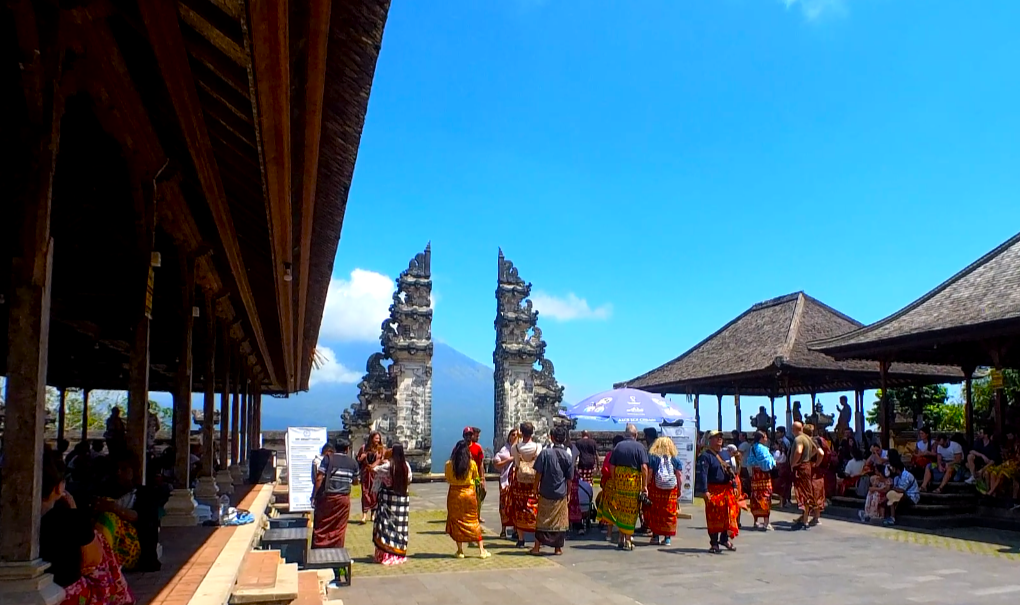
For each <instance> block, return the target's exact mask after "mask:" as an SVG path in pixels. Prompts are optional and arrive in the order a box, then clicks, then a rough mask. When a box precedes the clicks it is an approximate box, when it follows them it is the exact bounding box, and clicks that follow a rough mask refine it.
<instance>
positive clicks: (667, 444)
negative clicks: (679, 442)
mask: <svg viewBox="0 0 1020 605" xmlns="http://www.w3.org/2000/svg"><path fill="white" fill-rule="evenodd" d="M682 466H683V463H682V462H681V460H680V457H679V455H678V454H677V451H676V445H675V444H674V443H673V440H672V439H670V438H669V437H659V438H658V439H656V440H655V442H654V443H652V447H650V448H648V470H649V479H648V500H649V502H648V504H647V505H646V506H645V526H646V527H647V528H648V529H649V530H650V531H651V532H652V539H651V544H652V545H658V544H659V539H660V538H662V540H663V541H662V544H664V545H665V546H669V545H670V544H671V543H672V537H673V536H675V535H676V520H677V515H678V513H679V512H680V508H679V506H678V505H677V496H678V494H679V492H680V484H681V483H682V482H683V472H682Z"/></svg>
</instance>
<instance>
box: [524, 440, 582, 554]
mask: <svg viewBox="0 0 1020 605" xmlns="http://www.w3.org/2000/svg"><path fill="white" fill-rule="evenodd" d="M567 435H568V431H567V428H566V427H565V426H557V427H553V430H552V432H551V434H550V438H551V439H552V442H553V446H552V447H551V448H546V449H544V450H542V452H541V453H540V454H539V455H538V459H536V460H535V482H536V487H537V490H536V491H537V492H538V512H537V515H536V521H535V546H534V547H532V549H531V554H533V555H538V554H541V549H542V546H543V545H544V546H550V547H552V548H553V549H554V554H557V555H562V554H563V546H564V543H565V541H566V535H567V530H568V529H570V518H569V517H570V515H569V512H568V509H569V494H568V483H569V478H571V477H573V476H574V474H575V472H576V471H575V468H574V457H573V454H572V453H571V451H570V450H569V449H567V447H566V445H565V443H566V440H567Z"/></svg>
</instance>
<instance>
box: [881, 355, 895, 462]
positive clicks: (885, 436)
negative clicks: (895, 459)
mask: <svg viewBox="0 0 1020 605" xmlns="http://www.w3.org/2000/svg"><path fill="white" fill-rule="evenodd" d="M878 372H879V375H880V377H881V386H882V403H881V404H880V406H879V407H880V408H881V412H882V414H881V420H882V447H883V448H890V449H891V448H892V442H891V439H892V419H893V413H892V410H890V409H889V389H888V387H887V380H888V377H889V362H888V361H881V362H879V364H878Z"/></svg>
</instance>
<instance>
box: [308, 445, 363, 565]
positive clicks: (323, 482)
mask: <svg viewBox="0 0 1020 605" xmlns="http://www.w3.org/2000/svg"><path fill="white" fill-rule="evenodd" d="M350 451H351V444H350V442H349V441H347V440H345V439H341V440H340V441H339V442H337V444H336V451H335V452H334V453H332V454H329V455H327V456H324V457H323V459H322V462H321V463H319V472H318V473H317V474H316V476H315V492H313V493H314V494H315V518H314V520H313V523H312V548H343V546H344V540H345V539H346V537H347V521H348V519H349V518H350V515H351V486H352V485H357V483H358V475H359V468H358V463H357V461H355V460H354V458H351V457H350Z"/></svg>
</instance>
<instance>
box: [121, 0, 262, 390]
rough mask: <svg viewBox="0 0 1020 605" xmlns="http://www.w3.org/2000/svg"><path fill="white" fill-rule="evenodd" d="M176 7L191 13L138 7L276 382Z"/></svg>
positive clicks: (157, 3) (155, 4) (161, 1)
mask: <svg viewBox="0 0 1020 605" xmlns="http://www.w3.org/2000/svg"><path fill="white" fill-rule="evenodd" d="M175 4H176V5H177V6H178V8H180V9H181V10H182V11H187V10H190V9H187V8H186V7H185V6H184V4H182V3H175V2H173V0H152V1H147V2H140V3H139V10H140V11H141V14H142V21H143V22H144V23H145V28H146V30H147V31H148V32H149V42H150V44H151V45H152V48H153V52H154V53H155V55H156V60H157V61H158V63H159V68H160V73H161V74H162V75H163V80H164V81H165V82H166V86H167V91H168V92H169V94H170V100H171V102H172V103H173V106H174V110H175V112H176V113H177V118H178V120H179V122H180V125H181V130H182V133H183V134H184V139H185V141H186V142H187V145H188V151H189V153H190V154H191V158H192V161H193V162H194V165H195V170H196V171H197V173H198V178H199V181H200V183H201V186H202V192H203V194H204V195H205V198H206V201H207V202H208V204H209V210H210V212H211V213H212V216H213V221H214V222H215V224H216V230H217V231H218V232H219V236H220V241H221V243H222V245H223V250H224V254H226V257H227V258H226V260H227V265H228V266H229V267H230V271H231V273H232V274H233V277H234V280H235V282H236V284H237V289H238V293H239V294H240V297H241V304H242V306H243V307H244V310H245V313H246V314H247V315H248V319H249V322H250V324H251V327H252V331H253V333H254V334H253V335H254V336H255V341H256V342H257V343H258V346H259V350H260V351H261V353H262V357H263V360H264V362H265V364H266V368H267V369H268V371H269V374H270V376H272V377H274V378H276V376H275V373H274V371H273V362H272V357H271V356H270V354H269V347H268V346H267V344H266V339H265V335H264V333H263V331H262V323H261V321H260V320H259V315H258V309H257V308H256V306H255V297H254V296H253V295H252V292H251V287H250V286H249V284H248V273H247V270H246V269H245V266H244V259H243V258H242V256H241V251H240V247H239V246H238V242H237V232H236V230H235V229H234V221H233V218H232V217H231V215H230V208H229V205H228V203H227V199H226V194H225V193H224V191H223V183H222V181H221V180H220V175H219V171H218V168H217V164H216V159H215V157H214V156H213V151H212V144H211V143H210V141H209V133H208V131H207V130H206V126H205V121H204V119H203V117H202V116H203V114H202V108H201V105H200V103H199V101H198V92H197V91H196V90H195V80H194V76H193V75H192V73H191V66H190V65H189V64H188V56H187V52H186V51H185V50H184V40H183V38H182V36H181V31H180V29H179V27H174V25H175V24H176V23H177V20H176V16H175V14H174V10H173V8H174V5H175ZM182 16H183V13H182ZM196 16H197V15H196Z"/></svg>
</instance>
